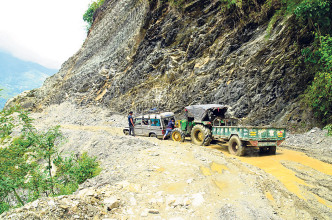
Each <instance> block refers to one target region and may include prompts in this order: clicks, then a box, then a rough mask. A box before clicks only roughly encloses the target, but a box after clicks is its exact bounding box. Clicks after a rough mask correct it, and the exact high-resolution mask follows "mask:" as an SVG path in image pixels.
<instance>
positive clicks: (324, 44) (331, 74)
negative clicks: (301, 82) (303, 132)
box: [306, 35, 332, 122]
mask: <svg viewBox="0 0 332 220" xmlns="http://www.w3.org/2000/svg"><path fill="white" fill-rule="evenodd" d="M317 38H318V39H319V41H320V47H319V48H318V50H317V51H316V52H315V56H316V58H314V59H311V60H310V61H312V60H313V61H314V62H316V63H317V64H318V65H320V71H319V72H317V73H316V75H315V78H314V81H313V82H312V84H311V85H310V86H309V88H308V89H307V92H306V102H307V103H308V104H310V105H311V106H312V108H313V109H314V110H315V114H316V116H317V117H319V118H321V119H322V120H323V121H326V122H330V121H332V95H331V94H332V37H330V36H329V35H327V36H317ZM307 62H309V61H307Z"/></svg>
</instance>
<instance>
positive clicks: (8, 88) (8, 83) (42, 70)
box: [0, 51, 58, 109]
mask: <svg viewBox="0 0 332 220" xmlns="http://www.w3.org/2000/svg"><path fill="white" fill-rule="evenodd" d="M57 71H58V70H57V69H48V68H46V67H44V66H41V65H39V64H37V63H33V62H29V61H24V60H21V59H18V58H16V57H14V56H12V55H10V54H9V53H6V52H4V51H0V88H1V89H3V91H1V92H0V96H1V97H0V109H1V108H3V106H4V105H5V103H6V101H7V99H9V98H11V97H13V96H15V95H17V94H20V93H21V92H23V91H26V90H31V89H35V88H38V87H40V86H41V85H42V84H43V82H44V80H45V79H46V78H47V77H48V76H51V75H53V74H55V73H56V72H57Z"/></svg>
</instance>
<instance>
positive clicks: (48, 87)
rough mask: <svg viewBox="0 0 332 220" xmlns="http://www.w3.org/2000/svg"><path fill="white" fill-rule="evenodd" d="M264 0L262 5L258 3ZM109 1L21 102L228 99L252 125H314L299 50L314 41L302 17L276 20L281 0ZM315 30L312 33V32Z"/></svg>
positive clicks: (125, 104)
mask: <svg viewBox="0 0 332 220" xmlns="http://www.w3.org/2000/svg"><path fill="white" fill-rule="evenodd" d="M253 2H255V3H253ZM253 2H251V1H249V2H247V1H245V2H244V1H243V2H242V4H243V5H242V8H237V7H236V6H232V7H230V8H228V7H226V6H225V5H224V4H223V3H222V2H221V1H212V0H195V1H185V4H184V5H182V6H181V7H175V6H173V5H172V4H170V3H168V2H167V1H157V0H156V1H152V0H150V1H148V0H143V1H142V0H116V1H115V0H108V1H105V3H104V5H103V6H102V7H101V8H100V9H99V10H98V11H97V13H96V14H95V19H94V23H93V25H92V27H91V29H90V31H89V34H88V36H87V39H86V41H85V42H84V44H83V46H82V48H81V49H80V50H79V51H78V52H77V53H76V54H75V55H74V56H72V57H71V58H70V59H69V60H68V61H67V62H65V63H64V64H63V65H62V68H61V70H60V71H59V72H58V73H57V74H55V75H54V76H52V77H50V78H48V79H47V80H46V81H45V83H44V85H43V87H42V88H40V89H36V90H33V91H31V92H29V93H28V94H26V95H25V96H23V97H21V98H20V97H16V98H15V99H13V100H12V101H11V102H10V103H9V105H10V104H13V103H15V102H20V103H21V104H23V106H25V107H27V108H31V109H34V110H40V109H43V108H44V107H45V106H47V105H49V104H59V103H62V102H64V101H71V102H73V103H76V104H78V105H83V106H88V105H96V104H100V105H104V106H108V107H109V108H111V109H114V110H116V111H120V112H123V111H128V109H132V110H134V111H136V112H140V111H144V110H147V109H149V108H152V107H158V108H160V109H165V110H171V111H175V112H180V111H181V110H182V109H183V107H184V106H187V105H190V104H201V103H220V104H227V105H230V106H232V107H233V110H234V113H235V116H236V117H239V118H247V119H246V120H245V122H246V123H250V124H252V125H258V124H275V125H287V126H289V127H291V125H292V124H296V125H297V124H298V123H299V122H301V121H302V122H303V124H305V125H307V124H308V123H309V124H312V123H314V121H313V120H311V119H310V118H311V117H312V116H311V113H310V112H308V111H306V110H305V109H303V107H301V105H300V104H299V96H300V95H301V94H303V92H304V90H305V89H306V86H307V85H308V83H310V81H311V80H312V79H313V76H312V74H311V73H308V72H306V71H305V70H304V67H303V65H302V64H301V60H300V59H299V57H300V56H301V54H300V51H301V47H303V46H304V45H306V44H308V43H310V41H311V38H310V36H307V35H308V33H307V32H305V31H302V32H300V29H299V27H298V26H297V25H296V24H295V23H296V22H295V18H294V17H289V18H287V19H284V20H281V19H280V20H277V21H276V22H275V23H270V27H271V28H268V27H269V22H270V19H271V18H272V16H273V15H274V13H275V11H276V10H278V9H280V7H281V6H280V4H279V3H278V2H279V1H273V2H272V3H267V2H265V1H257V2H256V1H253ZM309 35H310V34H309Z"/></svg>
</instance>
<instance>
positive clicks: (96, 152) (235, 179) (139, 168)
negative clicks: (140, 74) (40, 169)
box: [1, 105, 332, 220]
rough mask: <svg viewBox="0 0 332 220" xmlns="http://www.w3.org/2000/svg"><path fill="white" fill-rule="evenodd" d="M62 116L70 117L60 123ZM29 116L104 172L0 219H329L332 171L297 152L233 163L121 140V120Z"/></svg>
mask: <svg viewBox="0 0 332 220" xmlns="http://www.w3.org/2000/svg"><path fill="white" fill-rule="evenodd" d="M63 109H66V110H67V111H71V114H68V115H66V114H65V115H64V114H62V116H63V117H60V116H59V115H60V112H61V111H62V110H63ZM55 115H57V116H58V117H55ZM33 117H34V118H35V119H36V121H35V124H36V125H37V127H39V128H40V129H43V128H44V127H48V126H50V125H55V124H60V125H61V127H62V131H63V133H64V136H65V137H66V138H67V141H66V142H65V143H64V144H63V145H61V146H59V148H60V150H61V151H62V152H63V153H64V154H70V153H71V152H74V153H82V152H84V151H86V152H88V154H89V155H93V156H97V157H98V159H99V160H100V162H101V166H102V168H103V171H102V172H101V174H100V175H99V176H97V177H95V178H93V179H90V180H88V181H87V182H85V183H84V184H82V185H81V186H80V188H79V190H78V191H77V192H76V193H74V194H73V195H70V196H62V197H58V198H43V199H39V200H37V201H35V202H33V203H30V204H27V205H26V206H25V207H23V208H19V209H16V210H13V211H11V212H8V213H6V214H5V215H3V216H1V217H2V218H5V219H7V218H8V219H10V218H11V219H29V218H30V219H35V218H37V217H38V218H41V219H44V218H48V219H58V218H63V219H174V220H175V219H332V165H331V164H329V163H325V162H322V161H321V160H319V158H318V159H317V158H312V157H309V156H307V155H306V154H305V153H303V152H299V151H294V150H290V149H286V148H282V147H281V148H278V149H277V154H276V155H260V154H259V153H258V150H255V149H252V150H250V151H249V154H248V155H247V156H244V157H235V156H232V155H230V154H229V153H228V151H227V147H226V146H225V145H221V144H218V143H213V144H212V145H211V146H208V147H201V146H197V145H193V144H191V143H190V142H189V141H188V140H186V141H185V142H184V143H179V142H173V141H171V140H165V141H163V140H159V139H157V138H148V137H132V136H125V135H124V134H123V133H122V129H121V126H122V121H123V120H124V121H126V118H125V117H121V116H116V115H113V114H109V113H107V111H105V110H102V109H97V108H96V109H89V110H84V111H82V110H80V109H76V108H74V107H72V106H70V105H61V106H58V107H53V109H48V111H44V112H43V113H38V114H34V115H33ZM54 118H57V120H54ZM49 204H52V205H49ZM29 213H30V214H29ZM31 216H34V217H33V218H32V217H31ZM36 216H37V217H36Z"/></svg>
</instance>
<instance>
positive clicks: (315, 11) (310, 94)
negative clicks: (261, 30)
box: [294, 0, 332, 123]
mask: <svg viewBox="0 0 332 220" xmlns="http://www.w3.org/2000/svg"><path fill="white" fill-rule="evenodd" d="M331 6H332V3H331V0H304V1H301V2H300V3H299V4H298V6H297V7H296V8H295V10H294V14H295V15H296V18H297V20H298V21H299V22H300V24H302V25H303V26H305V27H308V28H309V29H313V33H314V34H315V42H314V44H313V47H312V48H305V49H304V50H303V51H302V54H303V55H304V60H305V62H306V63H308V64H310V65H315V66H316V69H317V71H316V73H315V77H314V80H313V82H312V84H311V85H310V86H309V87H308V89H307V91H306V94H305V102H306V103H307V104H308V105H309V106H311V107H312V109H313V110H314V112H315V116H316V117H318V118H320V119H321V120H322V121H323V122H325V123H326V122H327V123H331V121H332V95H331V94H332V37H331V36H330V34H331V32H332V30H331V21H332V13H331Z"/></svg>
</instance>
